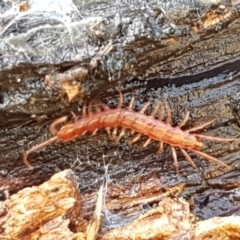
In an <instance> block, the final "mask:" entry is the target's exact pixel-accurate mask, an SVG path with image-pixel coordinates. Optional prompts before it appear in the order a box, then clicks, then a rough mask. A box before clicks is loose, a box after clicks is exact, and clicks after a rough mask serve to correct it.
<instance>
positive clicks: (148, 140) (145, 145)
mask: <svg viewBox="0 0 240 240" xmlns="http://www.w3.org/2000/svg"><path fill="white" fill-rule="evenodd" d="M151 140H152V139H151V138H148V139H147V140H146V142H145V143H144V144H143V145H142V147H143V148H145V147H147V146H148V145H149V143H150V142H151Z"/></svg>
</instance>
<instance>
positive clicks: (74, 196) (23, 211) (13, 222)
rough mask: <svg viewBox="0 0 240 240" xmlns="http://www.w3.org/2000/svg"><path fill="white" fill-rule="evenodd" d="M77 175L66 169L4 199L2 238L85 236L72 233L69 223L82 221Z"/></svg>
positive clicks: (1, 206) (0, 216)
mask: <svg viewBox="0 0 240 240" xmlns="http://www.w3.org/2000/svg"><path fill="white" fill-rule="evenodd" d="M75 178H76V177H75V176H74V174H73V172H72V171H71V170H65V171H63V172H59V173H56V174H55V175H53V176H52V177H51V179H50V180H49V181H47V182H45V183H43V184H42V185H40V186H34V187H31V188H30V187H27V188H25V189H23V190H21V191H19V192H18V193H17V194H14V195H12V196H10V198H9V199H7V200H6V201H4V202H1V203H0V210H1V214H0V239H12V240H14V239H82V238H81V236H82V234H80V235H79V234H78V233H76V234H75V233H73V232H71V231H70V229H69V226H68V225H69V223H72V224H73V225H78V224H79V222H81V217H80V216H81V212H80V206H81V195H80V193H79V190H78V189H77V187H76V186H75V184H74V181H75ZM83 225H84V224H83ZM58 234H59V237H56V236H57V235H58ZM64 235H67V236H68V238H64V237H63V236H64ZM61 236H62V237H61ZM79 236H80V237H79Z"/></svg>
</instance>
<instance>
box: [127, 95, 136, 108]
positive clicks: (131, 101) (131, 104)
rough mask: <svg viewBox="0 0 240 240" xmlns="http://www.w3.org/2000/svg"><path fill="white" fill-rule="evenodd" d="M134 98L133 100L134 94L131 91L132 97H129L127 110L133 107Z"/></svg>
mask: <svg viewBox="0 0 240 240" xmlns="http://www.w3.org/2000/svg"><path fill="white" fill-rule="evenodd" d="M134 100H135V97H134V94H133V93H132V97H131V100H130V103H129V105H128V109H129V110H131V109H132V108H133V104H134Z"/></svg>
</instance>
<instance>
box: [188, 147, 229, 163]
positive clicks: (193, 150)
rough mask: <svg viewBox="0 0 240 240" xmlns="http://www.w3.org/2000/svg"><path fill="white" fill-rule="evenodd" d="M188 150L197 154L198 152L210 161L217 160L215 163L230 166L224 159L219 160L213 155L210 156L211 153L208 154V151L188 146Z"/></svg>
mask: <svg viewBox="0 0 240 240" xmlns="http://www.w3.org/2000/svg"><path fill="white" fill-rule="evenodd" d="M188 150H189V151H191V152H193V153H195V154H197V155H199V156H201V157H203V158H206V159H207V160H209V161H212V162H215V163H217V164H219V165H221V166H223V167H229V166H228V165H227V164H225V163H224V162H222V161H220V160H218V159H217V158H215V157H212V156H210V155H208V154H206V153H203V152H200V151H197V150H195V149H191V148H188Z"/></svg>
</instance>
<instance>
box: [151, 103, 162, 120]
mask: <svg viewBox="0 0 240 240" xmlns="http://www.w3.org/2000/svg"><path fill="white" fill-rule="evenodd" d="M160 104H161V103H160V102H158V103H157V104H156V105H155V107H154V109H153V111H152V112H151V114H150V116H152V117H154V116H155V115H156V114H157V112H158V110H159V107H160Z"/></svg>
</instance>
